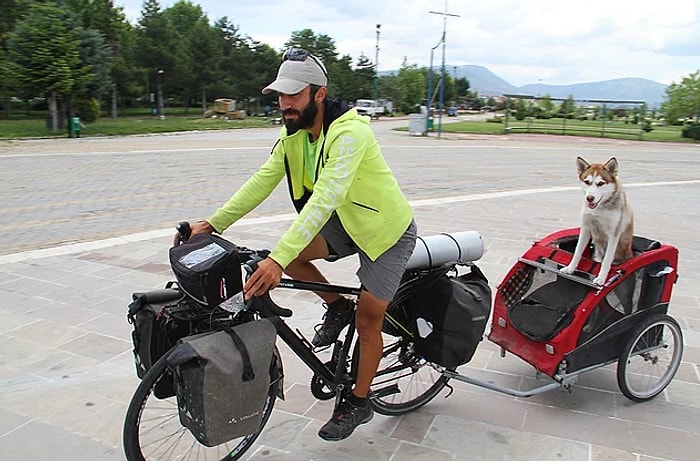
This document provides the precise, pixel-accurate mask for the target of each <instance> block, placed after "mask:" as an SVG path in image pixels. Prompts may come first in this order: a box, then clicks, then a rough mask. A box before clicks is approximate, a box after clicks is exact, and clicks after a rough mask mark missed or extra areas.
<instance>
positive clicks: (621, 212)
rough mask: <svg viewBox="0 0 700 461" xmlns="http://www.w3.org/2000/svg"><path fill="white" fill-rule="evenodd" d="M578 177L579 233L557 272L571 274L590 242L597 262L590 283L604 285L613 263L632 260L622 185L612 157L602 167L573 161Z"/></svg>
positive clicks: (629, 220) (630, 217)
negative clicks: (581, 198) (580, 195)
mask: <svg viewBox="0 0 700 461" xmlns="http://www.w3.org/2000/svg"><path fill="white" fill-rule="evenodd" d="M576 167H577V169H578V177H579V180H580V181H581V188H582V189H583V193H584V194H585V199H584V201H583V210H582V212H581V215H582V216H581V231H580V234H579V238H578V243H577V244H576V250H575V251H574V256H573V258H572V259H571V263H570V264H569V265H568V266H566V267H564V268H562V269H561V272H563V273H565V274H573V273H574V272H575V271H576V267H577V266H578V263H579V262H580V261H581V256H583V252H584V250H585V249H586V247H587V246H588V242H589V241H590V240H591V239H592V240H593V260H594V261H597V262H600V263H601V264H600V271H599V272H598V275H597V276H596V278H594V279H593V283H595V284H596V285H600V286H602V285H604V284H605V281H606V280H607V278H608V273H609V272H610V266H611V265H612V264H613V262H615V263H617V264H619V263H620V262H622V261H626V260H627V259H630V258H632V256H633V253H632V237H633V233H634V230H633V215H632V208H631V207H630V205H629V203H627V197H626V196H625V192H624V190H622V184H621V183H620V181H619V179H618V177H617V171H618V164H617V159H616V158H615V157H612V158H610V159H609V160H608V161H607V162H605V163H604V164H602V163H593V164H590V163H588V162H587V161H585V160H584V159H582V158H581V157H578V158H577V159H576Z"/></svg>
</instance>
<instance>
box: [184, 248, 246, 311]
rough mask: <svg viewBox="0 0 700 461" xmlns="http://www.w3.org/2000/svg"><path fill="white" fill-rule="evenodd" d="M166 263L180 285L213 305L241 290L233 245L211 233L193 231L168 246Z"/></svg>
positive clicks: (205, 302)
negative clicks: (191, 234)
mask: <svg viewBox="0 0 700 461" xmlns="http://www.w3.org/2000/svg"><path fill="white" fill-rule="evenodd" d="M170 266H171V267H172V270H173V273H174V274H175V278H176V279H177V282H178V284H179V285H180V288H181V289H182V290H183V291H184V292H185V293H187V294H188V295H190V296H191V297H192V298H193V299H195V300H196V301H198V302H200V303H202V304H204V305H206V306H208V307H211V308H213V307H216V306H218V305H219V304H221V303H222V302H224V301H226V300H227V299H228V298H230V297H232V296H234V295H235V294H237V293H239V292H240V291H241V290H242V289H243V284H242V280H241V263H240V261H239V259H238V252H237V250H236V246H235V245H234V244H233V243H231V242H229V241H228V240H226V239H224V238H222V237H219V236H218V235H212V234H197V235H195V236H193V237H192V238H190V239H189V240H187V241H186V242H184V243H182V244H180V245H177V246H174V247H172V248H171V249H170Z"/></svg>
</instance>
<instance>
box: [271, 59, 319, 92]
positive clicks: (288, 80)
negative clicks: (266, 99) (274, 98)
mask: <svg viewBox="0 0 700 461" xmlns="http://www.w3.org/2000/svg"><path fill="white" fill-rule="evenodd" d="M327 84H328V77H326V68H325V67H324V66H323V63H322V62H321V61H320V60H319V59H318V58H316V57H315V56H311V55H309V56H308V57H307V58H306V59H305V60H303V61H294V60H291V59H288V60H286V61H284V62H283V63H282V65H280V68H279V71H277V78H276V79H275V81H274V82H272V83H270V84H269V85H267V86H266V87H265V88H263V90H262V93H263V94H269V93H271V92H273V91H277V92H279V93H282V94H297V93H298V92H300V91H301V90H303V89H304V88H306V86H307V85H318V86H326V85H327Z"/></svg>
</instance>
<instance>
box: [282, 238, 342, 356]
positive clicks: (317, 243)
mask: <svg viewBox="0 0 700 461" xmlns="http://www.w3.org/2000/svg"><path fill="white" fill-rule="evenodd" d="M329 253H330V252H329V251H328V243H327V242H326V239H325V238H324V237H323V236H322V235H320V234H319V235H317V236H316V237H315V238H314V239H313V240H312V241H311V243H310V244H309V245H308V246H307V247H306V248H305V249H304V250H303V251H302V252H301V253H300V254H299V256H297V258H296V259H295V260H294V261H292V262H291V263H290V264H289V265H288V266H287V268H286V270H285V272H286V273H287V274H288V275H289V276H290V277H292V278H295V279H297V280H305V281H309V282H324V283H328V280H327V279H326V277H324V276H323V274H322V273H321V271H319V270H318V268H317V267H316V266H315V265H314V264H313V263H312V262H311V261H314V260H317V259H326V258H328V256H329ZM314 293H316V294H317V295H318V296H319V297H320V298H321V299H323V300H324V301H325V305H326V307H327V308H328V310H326V313H325V314H324V315H323V322H322V323H321V324H319V325H318V326H317V327H316V332H315V334H314V337H313V338H312V339H311V344H313V345H314V346H316V347H325V346H329V345H331V344H333V342H335V340H336V339H337V338H338V335H339V334H340V332H341V331H342V330H343V328H345V327H346V326H347V325H348V324H349V323H350V319H351V318H352V308H353V302H352V301H351V300H350V299H348V298H346V297H344V296H341V295H339V294H338V293H324V292H314Z"/></svg>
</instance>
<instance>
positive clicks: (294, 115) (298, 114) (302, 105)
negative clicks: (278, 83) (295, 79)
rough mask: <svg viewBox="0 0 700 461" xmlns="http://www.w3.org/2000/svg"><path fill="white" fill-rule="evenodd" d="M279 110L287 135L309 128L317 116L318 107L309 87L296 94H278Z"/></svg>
mask: <svg viewBox="0 0 700 461" xmlns="http://www.w3.org/2000/svg"><path fill="white" fill-rule="evenodd" d="M279 103H280V108H281V109H282V117H283V118H284V125H285V126H286V127H287V134H290V135H291V134H294V133H296V132H297V131H299V130H301V129H303V128H309V127H310V126H311V125H312V124H313V122H314V119H315V118H316V115H317V114H318V107H317V106H316V102H315V101H314V98H313V96H312V95H311V86H307V87H306V88H304V89H303V90H301V91H300V92H299V93H297V94H291V95H290V94H280V95H279Z"/></svg>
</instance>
